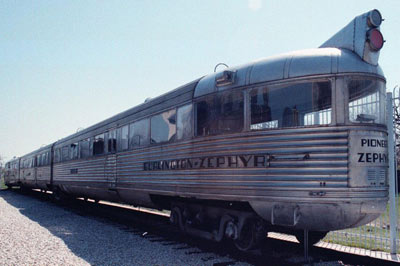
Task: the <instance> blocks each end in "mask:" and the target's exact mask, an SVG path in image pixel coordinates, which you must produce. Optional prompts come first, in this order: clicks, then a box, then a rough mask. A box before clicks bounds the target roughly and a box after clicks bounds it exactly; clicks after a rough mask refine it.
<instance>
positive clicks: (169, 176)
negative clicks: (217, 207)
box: [117, 128, 348, 198]
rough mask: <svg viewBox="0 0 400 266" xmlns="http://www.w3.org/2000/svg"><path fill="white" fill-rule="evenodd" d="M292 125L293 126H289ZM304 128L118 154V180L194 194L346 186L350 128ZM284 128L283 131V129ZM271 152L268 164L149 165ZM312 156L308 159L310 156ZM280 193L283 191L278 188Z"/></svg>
mask: <svg viewBox="0 0 400 266" xmlns="http://www.w3.org/2000/svg"><path fill="white" fill-rule="evenodd" d="M289 131H290V130H289ZM318 131H319V129H317V128H316V129H315V131H308V132H304V133H301V132H298V133H296V131H295V130H291V134H281V133H282V132H280V131H277V134H271V132H267V133H266V132H265V131H264V132H256V133H247V134H251V135H252V137H251V138H249V137H247V136H245V135H241V136H234V135H232V136H230V137H228V136H223V137H221V136H219V137H208V138H207V139H206V140H205V141H201V140H200V139H199V140H195V141H193V142H186V143H180V144H170V145H163V146H158V147H152V148H147V149H141V150H134V151H130V152H127V153H124V154H119V155H118V159H117V160H118V165H117V180H118V183H117V186H118V187H125V188H127V187H130V188H133V189H143V190H149V191H151V192H152V193H157V192H160V193H163V194H164V193H165V192H167V194H168V193H170V194H176V195H177V194H178V192H179V195H185V193H188V195H190V194H192V193H199V194H204V193H205V194H208V195H214V196H215V197H216V198H220V196H223V194H232V193H233V194H236V195H243V196H246V195H251V196H267V195H270V196H273V195H276V194H277V191H279V188H283V189H289V188H290V190H293V189H294V190H296V189H300V190H301V189H304V188H310V189H312V188H321V182H322V183H323V182H325V184H324V185H323V187H324V188H325V189H333V188H346V187H347V178H348V147H347V145H348V132H347V131H346V130H342V131H337V130H331V131H327V130H324V131H320V132H318ZM278 132H279V133H278ZM243 154H255V155H257V154H269V155H272V156H274V159H273V160H271V161H270V163H269V167H266V168H254V167H247V168H234V169H233V168H219V169H190V170H189V169H186V170H183V169H181V170H164V171H163V170H157V171H144V170H143V164H144V163H145V162H149V161H159V160H171V159H186V158H199V157H203V156H207V157H210V156H237V155H243ZM305 156H307V157H308V158H307V159H304V157H305ZM278 195H279V193H278Z"/></svg>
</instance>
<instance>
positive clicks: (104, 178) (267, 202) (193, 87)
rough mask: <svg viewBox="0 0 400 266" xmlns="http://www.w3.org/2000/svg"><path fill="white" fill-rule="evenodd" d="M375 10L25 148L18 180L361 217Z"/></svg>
mask: <svg viewBox="0 0 400 266" xmlns="http://www.w3.org/2000/svg"><path fill="white" fill-rule="evenodd" d="M376 12H378V11H376V10H373V11H370V12H368V13H366V14H363V15H361V16H359V17H357V18H356V19H355V20H354V21H353V22H352V23H353V24H352V23H350V24H349V25H348V26H347V27H346V28H345V29H344V30H342V31H341V32H339V33H338V34H337V35H335V36H334V37H333V38H332V39H330V40H329V41H327V42H326V43H325V44H324V45H323V46H322V47H320V48H318V49H310V50H303V51H297V52H291V53H287V54H283V55H279V56H275V57H270V58H266V59H262V60H259V61H256V62H254V63H250V64H247V65H244V66H239V67H235V68H229V69H226V70H224V71H222V72H218V73H213V74H210V75H208V76H205V77H202V78H200V79H199V80H196V81H194V82H191V83H189V84H187V85H185V86H182V87H180V88H178V89H176V90H174V91H172V92H169V93H167V94H165V95H162V96H160V97H158V98H155V99H152V100H150V101H146V102H145V103H144V104H142V105H140V106H137V107H134V108H132V109H130V110H128V111H126V112H123V113H121V114H118V115H116V116H114V117H112V118H110V119H107V120H105V121H103V122H101V123H98V124H96V125H94V126H91V127H90V128H87V129H85V130H82V131H80V132H78V133H76V134H73V135H71V136H69V137H66V138H64V139H62V140H59V141H57V142H56V143H54V144H53V145H51V146H48V147H45V148H43V149H40V150H39V151H37V152H33V153H31V154H29V155H26V156H24V157H22V158H21V159H20V161H21V164H20V165H21V166H23V167H20V169H19V175H20V177H19V182H20V183H22V185H24V186H30V187H37V188H45V187H47V188H49V189H52V190H54V191H56V192H62V193H65V194H69V195H75V196H83V197H91V198H94V199H105V200H111V201H122V202H127V203H131V204H135V205H140V206H148V207H156V208H160V207H161V208H171V204H173V203H174V202H181V203H182V202H183V203H184V202H195V204H197V205H199V206H202V205H204V206H207V205H208V203H209V202H212V204H211V203H210V204H211V205H213V206H216V205H215V202H224V203H229V204H228V205H227V206H230V205H232V204H233V205H235V204H236V205H237V204H239V205H240V204H242V205H240V206H248V209H246V212H251V213H254V214H255V215H256V216H257V217H260V218H262V220H263V221H265V222H267V223H268V224H270V225H272V226H283V227H288V228H291V229H309V230H313V231H330V230H336V229H341V228H347V227H355V226H358V225H362V224H365V223H368V222H369V221H371V220H373V219H375V218H376V217H378V216H379V214H380V213H381V212H382V211H383V210H384V209H385V206H386V203H387V196H388V182H387V171H388V158H387V130H386V126H385V77H384V75H383V72H382V70H381V68H380V67H379V65H378V64H377V60H378V55H379V49H380V47H379V49H378V50H376V49H375V48H376V47H372V44H374V42H375V43H376V40H370V39H368V38H369V37H368V34H369V33H368V32H369V31H370V30H371V29H375V30H376V29H379V24H380V22H379V23H377V20H378V19H379V17H378V19H377V16H378V15H379V16H380V14H379V12H378V13H376ZM360 23H364V24H365V25H364V24H362V26H360ZM376 24H378V25H376ZM359 27H361V29H359ZM359 31H363V34H361V35H360V34H359ZM349 32H350V33H349ZM358 35H360V36H361V37H357V36H358ZM343 36H345V37H343ZM378 37H379V36H378ZM346 38H353V39H352V41H347V39H346ZM378 41H379V40H378ZM371 42H372V44H371ZM349 45H350V46H349ZM378 45H379V43H378ZM360 47H361V48H360ZM371 47H372V48H371ZM360 49H361V50H360ZM43 154H45V155H43ZM48 155H49V156H50V155H51V156H50V157H46V156H48ZM42 156H44V157H45V159H41V162H43V163H41V166H38V161H37V160H38V159H37V158H39V157H40V158H43V157H42ZM35 158H36V159H35ZM46 158H50V159H46ZM29 160H33V162H32V163H31V164H29ZM35 160H36V162H35ZM29 166H34V167H29ZM29 173H30V174H29ZM39 173H40V174H39ZM33 175H34V176H35V178H34V179H32V178H31V177H32V176H33ZM33 180H35V182H34V181H33ZM10 184H12V182H10ZM226 208H227V209H229V207H226ZM237 211H239V212H240V208H239V209H235V212H237ZM211 216H212V215H211Z"/></svg>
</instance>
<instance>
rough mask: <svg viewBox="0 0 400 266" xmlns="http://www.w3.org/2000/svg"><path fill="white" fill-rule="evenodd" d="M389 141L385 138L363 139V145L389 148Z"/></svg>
mask: <svg viewBox="0 0 400 266" xmlns="http://www.w3.org/2000/svg"><path fill="white" fill-rule="evenodd" d="M387 146H388V142H387V140H384V139H361V147H382V148H387Z"/></svg>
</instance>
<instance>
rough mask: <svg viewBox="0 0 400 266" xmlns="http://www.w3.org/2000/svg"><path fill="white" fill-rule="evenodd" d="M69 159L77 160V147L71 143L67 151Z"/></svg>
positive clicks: (76, 144)
mask: <svg viewBox="0 0 400 266" xmlns="http://www.w3.org/2000/svg"><path fill="white" fill-rule="evenodd" d="M69 155H70V159H71V160H74V159H78V156H79V145H78V143H71V145H70V151H69Z"/></svg>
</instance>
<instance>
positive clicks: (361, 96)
mask: <svg viewBox="0 0 400 266" xmlns="http://www.w3.org/2000/svg"><path fill="white" fill-rule="evenodd" d="M347 87H348V90H349V120H350V121H351V122H354V123H375V124H384V123H385V101H386V94H385V83H384V82H383V81H380V80H377V79H350V80H349V81H348V82H347Z"/></svg>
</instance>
